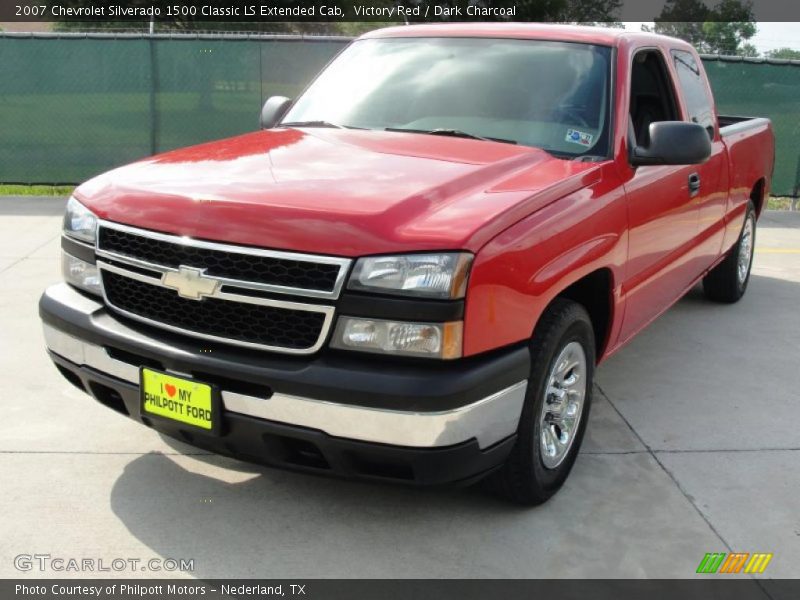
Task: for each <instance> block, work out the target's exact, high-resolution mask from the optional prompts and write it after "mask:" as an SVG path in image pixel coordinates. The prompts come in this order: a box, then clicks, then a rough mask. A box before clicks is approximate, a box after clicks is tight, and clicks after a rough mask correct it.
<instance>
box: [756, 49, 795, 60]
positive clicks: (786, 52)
mask: <svg viewBox="0 0 800 600" xmlns="http://www.w3.org/2000/svg"><path fill="white" fill-rule="evenodd" d="M765 56H766V57H767V58H782V59H788V60H800V50H795V49H793V48H778V49H777V50H770V51H769V52H766V53H765Z"/></svg>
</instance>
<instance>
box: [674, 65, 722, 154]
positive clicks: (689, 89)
mask: <svg viewBox="0 0 800 600" xmlns="http://www.w3.org/2000/svg"><path fill="white" fill-rule="evenodd" d="M672 59H673V60H674V61H675V71H676V72H677V73H678V83H679V84H680V86H681V90H682V91H683V97H684V99H685V100H686V109H687V110H688V112H689V114H688V117H689V119H690V120H691V121H692V122H693V123H699V124H700V125H702V126H703V127H705V129H706V131H708V135H709V137H710V138H711V139H714V108H713V104H712V102H711V96H710V95H709V91H708V87H707V86H706V84H705V81H704V80H703V74H702V73H701V72H700V67H699V66H698V64H697V61H696V60H695V58H694V56H692V53H691V52H686V51H684V50H673V51H672Z"/></svg>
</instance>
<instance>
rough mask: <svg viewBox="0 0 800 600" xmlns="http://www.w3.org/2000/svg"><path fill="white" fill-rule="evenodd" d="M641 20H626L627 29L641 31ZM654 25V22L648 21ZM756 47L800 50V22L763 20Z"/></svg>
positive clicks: (760, 48) (755, 39) (760, 50)
mask: <svg viewBox="0 0 800 600" xmlns="http://www.w3.org/2000/svg"><path fill="white" fill-rule="evenodd" d="M644 24H645V23H641V22H633V21H628V22H626V23H625V24H624V25H625V29H630V30H633V31H639V30H640V29H641V28H642V25H644ZM647 24H648V25H652V23H647ZM750 43H751V44H753V45H754V46H755V47H756V49H757V50H758V51H759V52H760V53H761V54H763V53H764V52H767V51H769V50H775V49H777V48H794V49H795V50H800V23H797V22H792V23H776V22H771V21H762V22H760V23H758V31H757V33H756V35H755V37H753V38H752V39H751V40H750Z"/></svg>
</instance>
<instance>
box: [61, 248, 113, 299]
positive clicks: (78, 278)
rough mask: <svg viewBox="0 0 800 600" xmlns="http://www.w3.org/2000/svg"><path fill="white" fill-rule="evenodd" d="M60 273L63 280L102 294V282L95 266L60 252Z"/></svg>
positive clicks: (99, 294) (92, 292)
mask: <svg viewBox="0 0 800 600" xmlns="http://www.w3.org/2000/svg"><path fill="white" fill-rule="evenodd" d="M61 275H62V276H63V277H64V281H66V282H67V283H71V284H72V285H74V286H75V287H78V288H80V289H82V290H85V291H87V292H89V293H91V294H97V295H98V296H102V295H103V284H102V282H101V280H100V271H98V270H97V266H95V265H93V264H91V263H88V262H86V261H85V260H81V259H80V258H76V257H75V256H72V255H71V254H67V253H66V252H61Z"/></svg>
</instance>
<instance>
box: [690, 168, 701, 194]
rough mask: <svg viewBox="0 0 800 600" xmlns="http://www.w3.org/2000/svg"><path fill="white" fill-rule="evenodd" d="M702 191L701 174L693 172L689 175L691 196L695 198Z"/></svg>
mask: <svg viewBox="0 0 800 600" xmlns="http://www.w3.org/2000/svg"><path fill="white" fill-rule="evenodd" d="M698 192H700V175H698V174H697V173H692V174H691V175H689V196H691V197H692V198H694V197H695V196H697V194H698Z"/></svg>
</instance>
